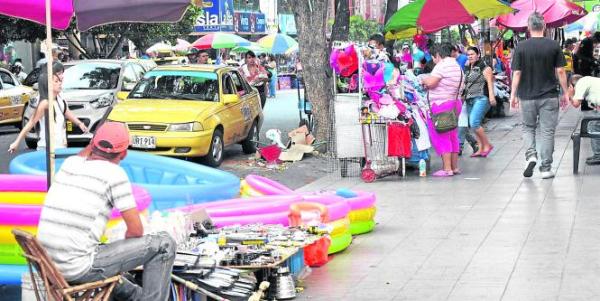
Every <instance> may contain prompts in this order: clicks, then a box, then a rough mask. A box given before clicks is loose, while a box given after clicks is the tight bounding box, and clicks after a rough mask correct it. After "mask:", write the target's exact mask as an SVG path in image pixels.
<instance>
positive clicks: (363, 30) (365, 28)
mask: <svg viewBox="0 0 600 301" xmlns="http://www.w3.org/2000/svg"><path fill="white" fill-rule="evenodd" d="M378 32H381V25H380V24H379V23H377V22H376V21H373V20H365V19H364V18H363V17H361V16H350V40H351V41H364V42H366V41H367V40H368V39H369V37H370V36H371V35H373V34H376V33H378Z"/></svg>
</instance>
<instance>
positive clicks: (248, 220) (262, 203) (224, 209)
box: [171, 194, 352, 254]
mask: <svg viewBox="0 0 600 301" xmlns="http://www.w3.org/2000/svg"><path fill="white" fill-rule="evenodd" d="M299 202H310V203H318V204H322V205H324V206H325V207H326V208H327V212H328V217H329V220H328V222H327V225H328V226H329V227H330V228H331V245H330V247H329V254H332V253H336V252H339V251H342V250H344V249H346V248H347V247H348V246H349V245H350V243H351V242H352V234H351V232H350V219H349V217H348V214H349V213H350V209H351V208H350V205H348V203H346V202H345V201H344V199H343V198H342V197H339V196H336V195H329V194H327V195H325V194H323V195H299V194H288V195H271V196H261V197H253V198H239V199H232V200H225V201H217V202H211V203H205V204H198V205H191V206H186V207H181V208H174V209H171V210H172V211H181V212H186V213H190V212H194V211H197V210H201V209H204V210H206V213H207V214H208V216H209V217H210V218H211V220H212V222H213V224H214V225H215V226H216V227H218V228H221V227H226V226H231V225H247V224H255V223H261V224H280V225H283V226H288V225H289V224H290V220H289V214H290V206H291V205H293V204H295V203H299Z"/></svg>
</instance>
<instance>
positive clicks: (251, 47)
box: [231, 43, 267, 54]
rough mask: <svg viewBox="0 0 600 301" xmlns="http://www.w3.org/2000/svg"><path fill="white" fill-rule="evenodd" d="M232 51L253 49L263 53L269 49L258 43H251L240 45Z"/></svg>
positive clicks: (238, 51)
mask: <svg viewBox="0 0 600 301" xmlns="http://www.w3.org/2000/svg"><path fill="white" fill-rule="evenodd" d="M231 51H232V52H235V53H242V52H248V51H252V52H254V53H256V54H261V53H266V52H267V50H266V49H265V48H264V47H262V46H260V45H258V43H250V45H248V46H238V47H235V48H233V49H231Z"/></svg>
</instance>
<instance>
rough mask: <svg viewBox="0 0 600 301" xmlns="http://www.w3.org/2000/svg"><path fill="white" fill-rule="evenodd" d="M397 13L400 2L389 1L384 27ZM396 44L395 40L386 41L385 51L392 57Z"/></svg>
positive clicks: (396, 0)
mask: <svg viewBox="0 0 600 301" xmlns="http://www.w3.org/2000/svg"><path fill="white" fill-rule="evenodd" d="M396 11H398V0H387V5H386V7H385V19H384V22H383V24H384V25H385V24H387V22H388V21H389V20H390V18H391V17H392V16H393V15H394V13H395V12H396ZM384 34H385V33H384ZM394 42H395V40H389V41H385V50H386V51H387V53H388V55H390V57H391V56H392V55H394Z"/></svg>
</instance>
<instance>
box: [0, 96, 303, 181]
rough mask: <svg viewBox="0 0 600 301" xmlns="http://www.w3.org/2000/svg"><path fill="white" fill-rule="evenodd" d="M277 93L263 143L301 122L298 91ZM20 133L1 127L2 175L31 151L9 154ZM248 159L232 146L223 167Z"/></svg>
mask: <svg viewBox="0 0 600 301" xmlns="http://www.w3.org/2000/svg"><path fill="white" fill-rule="evenodd" d="M277 92H278V93H277V97H276V98H270V99H268V100H267V104H266V105H265V109H264V118H265V119H264V123H263V127H262V130H261V141H266V140H265V139H266V138H265V136H264V133H265V132H266V131H267V130H268V129H272V128H275V129H279V130H281V132H282V133H283V135H285V134H286V133H287V132H289V131H290V130H292V129H294V128H296V127H297V126H298V123H299V120H300V119H299V116H298V95H297V91H296V90H295V89H294V90H281V91H277ZM18 133H19V132H18V129H17V128H15V127H13V126H0V173H8V166H9V163H10V160H12V158H14V157H15V156H16V155H18V154H19V153H23V152H27V151H30V150H28V149H27V146H25V143H24V142H23V143H21V146H20V148H19V151H18V152H17V154H9V153H8V152H7V150H8V146H9V145H10V143H12V142H13V141H14V139H15V138H16V137H17V135H18ZM248 157H249V156H248V155H245V154H244V153H243V152H242V148H241V146H239V145H233V146H230V147H229V148H227V149H226V157H225V158H226V159H225V160H226V161H225V162H224V163H223V166H228V167H227V168H226V169H227V170H230V171H232V172H234V173H235V172H236V168H235V165H236V164H235V163H236V162H238V161H239V160H244V159H247V158H248Z"/></svg>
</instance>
